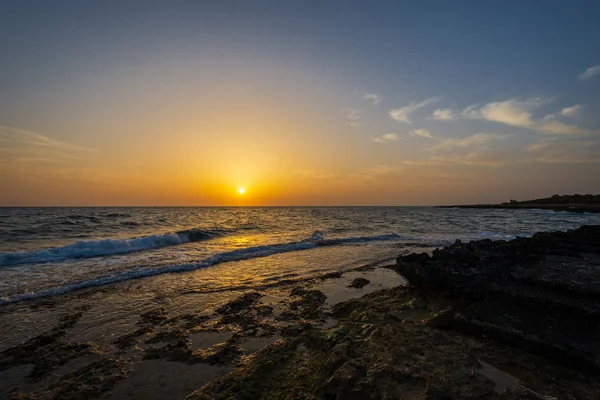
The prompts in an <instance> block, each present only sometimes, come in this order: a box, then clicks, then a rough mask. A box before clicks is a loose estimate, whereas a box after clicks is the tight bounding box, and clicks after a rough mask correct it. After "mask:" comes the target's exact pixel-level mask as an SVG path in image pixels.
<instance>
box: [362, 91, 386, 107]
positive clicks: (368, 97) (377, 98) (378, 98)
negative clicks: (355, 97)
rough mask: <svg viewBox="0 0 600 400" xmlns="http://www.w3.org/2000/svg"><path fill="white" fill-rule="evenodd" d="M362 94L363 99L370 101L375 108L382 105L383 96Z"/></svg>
mask: <svg viewBox="0 0 600 400" xmlns="http://www.w3.org/2000/svg"><path fill="white" fill-rule="evenodd" d="M361 94H362V96H363V99H365V100H370V101H371V102H372V103H373V105H374V106H376V105H377V104H379V103H381V96H379V95H377V94H375V93H361Z"/></svg>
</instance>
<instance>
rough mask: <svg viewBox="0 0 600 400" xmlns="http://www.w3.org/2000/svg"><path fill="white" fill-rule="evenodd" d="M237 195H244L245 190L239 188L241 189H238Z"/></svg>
mask: <svg viewBox="0 0 600 400" xmlns="http://www.w3.org/2000/svg"><path fill="white" fill-rule="evenodd" d="M238 193H239V194H244V193H246V189H244V188H243V187H241V188H239V189H238Z"/></svg>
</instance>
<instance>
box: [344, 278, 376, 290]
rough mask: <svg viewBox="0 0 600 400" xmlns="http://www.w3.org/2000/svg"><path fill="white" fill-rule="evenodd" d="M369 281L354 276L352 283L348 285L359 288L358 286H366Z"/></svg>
mask: <svg viewBox="0 0 600 400" xmlns="http://www.w3.org/2000/svg"><path fill="white" fill-rule="evenodd" d="M369 283H371V281H370V280H368V279H365V278H356V279H354V280H353V281H352V283H351V284H350V285H348V287H351V288H356V289H360V288H363V287H365V286H367V285H368V284H369Z"/></svg>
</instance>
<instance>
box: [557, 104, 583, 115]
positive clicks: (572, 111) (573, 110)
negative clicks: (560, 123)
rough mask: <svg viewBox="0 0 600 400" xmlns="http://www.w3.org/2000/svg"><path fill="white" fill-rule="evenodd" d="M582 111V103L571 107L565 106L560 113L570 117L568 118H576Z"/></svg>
mask: <svg viewBox="0 0 600 400" xmlns="http://www.w3.org/2000/svg"><path fill="white" fill-rule="evenodd" d="M580 112H581V106H580V105H578V104H577V105H574V106H571V107H565V108H563V109H562V110H561V111H560V115H561V116H563V117H568V118H575V117H578V116H579V113H580Z"/></svg>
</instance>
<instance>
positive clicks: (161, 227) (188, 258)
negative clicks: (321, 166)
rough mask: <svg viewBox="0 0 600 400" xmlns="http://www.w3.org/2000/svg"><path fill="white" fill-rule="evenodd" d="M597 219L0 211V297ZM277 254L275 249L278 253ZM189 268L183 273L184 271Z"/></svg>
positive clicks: (396, 249) (429, 213)
mask: <svg viewBox="0 0 600 400" xmlns="http://www.w3.org/2000/svg"><path fill="white" fill-rule="evenodd" d="M584 224H600V214H585V213H584V214H578V213H569V212H551V211H542V210H481V209H479V210H478V209H472V210H470V209H442V208H431V207H273V208H254V207H252V208H212V207H202V208H192V207H190V208H187V207H181V208H179V207H177V208H175V207H169V208H146V207H144V208H142V207H140V208H0V305H6V304H9V303H17V302H21V301H24V300H28V299H34V298H39V297H49V296H59V295H61V294H64V293H69V292H73V291H75V290H78V289H83V288H89V287H98V286H104V285H109V284H112V283H116V282H125V281H129V280H138V281H139V282H140V283H141V284H142V285H143V282H144V278H146V279H147V278H148V277H150V276H157V275H163V274H167V275H169V276H170V279H169V282H170V285H176V286H177V290H181V291H186V290H194V291H197V292H198V291H201V292H202V291H203V292H207V293H208V292H219V291H222V290H227V288H238V289H243V288H246V287H248V288H250V287H256V286H260V285H268V284H271V283H276V282H278V281H281V280H284V279H293V278H296V277H303V276H311V275H315V274H320V273H324V272H330V271H339V270H343V269H344V268H347V267H349V266H354V267H355V266H356V265H358V264H360V263H363V264H367V263H377V262H383V261H385V260H391V259H393V258H394V257H396V256H397V255H398V254H400V253H401V252H406V251H413V250H419V251H430V250H431V249H433V248H436V247H442V246H445V245H448V244H451V243H453V242H454V241H455V240H456V239H461V240H463V241H469V240H477V239H484V238H490V239H512V238H514V237H517V236H531V235H532V234H533V233H535V232H539V231H554V230H563V231H564V230H567V229H572V228H576V227H579V226H581V225H584ZM284 255H285V256H284ZM187 271H195V272H194V274H193V280H191V279H189V276H190V275H186V272H187Z"/></svg>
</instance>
